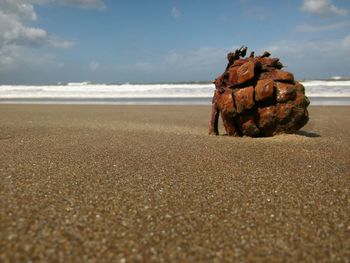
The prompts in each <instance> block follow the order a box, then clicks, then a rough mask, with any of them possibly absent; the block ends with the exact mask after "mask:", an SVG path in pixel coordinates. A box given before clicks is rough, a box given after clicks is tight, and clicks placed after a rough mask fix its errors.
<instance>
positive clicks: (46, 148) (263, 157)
mask: <svg viewBox="0 0 350 263" xmlns="http://www.w3.org/2000/svg"><path fill="white" fill-rule="evenodd" d="M309 113H310V121H309V123H308V124H307V125H306V126H305V127H304V128H302V129H301V131H299V132H298V133H297V134H293V135H279V136H275V137H270V138H254V139H253V138H247V137H243V138H233V137H228V136H208V135H207V132H208V121H209V115H210V106H189V105H186V106H141V105H138V106H125V105H123V106H116V105H25V104H22V105H11V104H9V105H5V104H0V148H1V151H0V261H1V262H121V263H122V262H232V261H236V262H301V261H304V262H347V261H348V260H349V258H350V162H349V161H350V158H349V156H350V117H349V116H350V115H349V113H350V107H348V106H311V107H309ZM220 132H221V133H222V134H223V133H224V130H223V128H221V129H220Z"/></svg>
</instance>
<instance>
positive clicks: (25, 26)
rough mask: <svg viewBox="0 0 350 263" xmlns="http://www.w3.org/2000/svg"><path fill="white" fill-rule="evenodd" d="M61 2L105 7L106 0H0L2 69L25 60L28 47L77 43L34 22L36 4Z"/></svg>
mask: <svg viewBox="0 0 350 263" xmlns="http://www.w3.org/2000/svg"><path fill="white" fill-rule="evenodd" d="M49 3H52V4H62V5H69V6H75V7H79V8H84V9H104V8H105V4H104V2H103V0H0V69H8V68H11V67H12V66H14V65H15V64H16V61H17V64H18V63H19V62H18V60H21V61H23V60H24V58H23V56H24V54H26V55H28V52H27V51H28V50H27V49H29V48H33V47H40V46H49V47H53V48H69V47H72V46H73V45H74V44H75V43H74V42H72V41H69V40H66V39H63V38H61V37H58V36H55V35H52V34H50V33H48V32H47V31H46V30H44V29H43V28H39V27H35V26H33V23H35V22H36V21H37V19H38V18H37V13H36V12H35V8H34V6H35V5H36V4H49Z"/></svg>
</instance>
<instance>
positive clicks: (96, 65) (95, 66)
mask: <svg viewBox="0 0 350 263" xmlns="http://www.w3.org/2000/svg"><path fill="white" fill-rule="evenodd" d="M99 67H100V63H98V62H96V61H91V62H90V64H89V68H90V70H91V71H96V70H98V69H99Z"/></svg>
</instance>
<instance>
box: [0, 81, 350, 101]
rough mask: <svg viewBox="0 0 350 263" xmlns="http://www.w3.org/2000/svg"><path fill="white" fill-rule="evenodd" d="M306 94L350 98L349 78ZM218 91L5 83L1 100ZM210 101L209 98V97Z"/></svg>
mask: <svg viewBox="0 0 350 263" xmlns="http://www.w3.org/2000/svg"><path fill="white" fill-rule="evenodd" d="M302 84H303V85H304V86H305V91H306V95H307V96H308V97H310V98H311V101H312V98H321V99H326V98H329V97H332V98H339V99H344V98H348V99H349V100H350V80H339V81H335V80H327V81H325V80H310V81H303V82H302ZM214 90H215V86H214V84H212V83H183V84H177V83H171V84H170V83H169V84H130V83H126V84H112V85H107V84H91V83H89V82H81V83H68V84H67V85H62V84H58V85H2V86H0V102H4V101H9V100H12V101H15V100H16V99H17V100H22V101H23V100H45V99H47V100H61V101H64V100H67V101H69V100H100V101H103V100H104V99H105V100H109V101H111V100H113V99H115V100H118V99H119V100H120V99H153V100H154V99H159V100H160V99H176V98H178V99H186V98H188V99H208V98H211V97H212V95H213V93H214ZM206 101H208V100H206Z"/></svg>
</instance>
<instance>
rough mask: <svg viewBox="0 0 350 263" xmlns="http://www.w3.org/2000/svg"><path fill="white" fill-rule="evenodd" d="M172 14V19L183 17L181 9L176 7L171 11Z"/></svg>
mask: <svg viewBox="0 0 350 263" xmlns="http://www.w3.org/2000/svg"><path fill="white" fill-rule="evenodd" d="M170 14H171V16H172V17H175V18H178V17H180V16H181V15H182V14H181V12H180V11H179V9H177V8H176V7H173V8H172V9H171V11H170Z"/></svg>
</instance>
